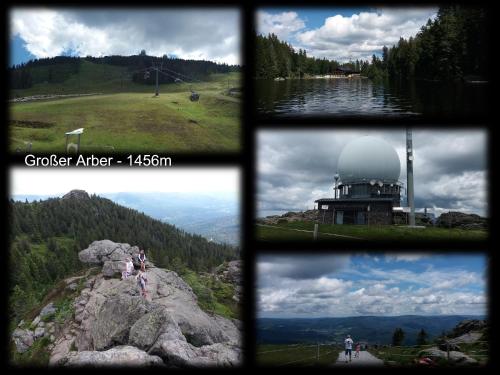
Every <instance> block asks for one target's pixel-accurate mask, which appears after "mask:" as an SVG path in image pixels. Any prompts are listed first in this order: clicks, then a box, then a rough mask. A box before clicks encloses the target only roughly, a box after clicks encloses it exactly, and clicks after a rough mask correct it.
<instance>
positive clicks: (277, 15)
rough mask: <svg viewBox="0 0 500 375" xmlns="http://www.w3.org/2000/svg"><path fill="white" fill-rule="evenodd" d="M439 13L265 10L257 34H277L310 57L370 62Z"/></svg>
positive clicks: (422, 10) (427, 10)
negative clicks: (385, 47)
mask: <svg viewBox="0 0 500 375" xmlns="http://www.w3.org/2000/svg"><path fill="white" fill-rule="evenodd" d="M436 13H437V8H436V7H426V8H409V7H403V8H396V7H394V8H393V7H386V8H371V7H356V8H354V7H340V8H281V7H280V8H261V9H259V10H258V12H257V32H258V33H260V34H264V35H267V34H268V33H274V34H276V35H277V36H278V37H279V38H280V39H281V40H285V41H287V42H288V43H289V44H291V45H292V46H293V47H294V48H296V49H299V48H301V49H305V50H306V52H307V53H308V55H309V56H314V57H318V58H323V57H324V58H327V59H330V60H332V59H335V60H338V61H349V60H356V59H360V60H368V59H370V58H371V56H372V55H373V54H376V55H380V54H381V51H382V47H383V46H384V45H385V46H388V47H390V46H392V45H394V44H396V43H397V42H398V40H399V38H400V37H403V38H409V37H411V36H414V35H415V34H416V33H417V32H418V31H419V30H420V28H421V27H422V26H423V25H425V24H426V23H427V20H428V19H429V18H431V19H432V18H434V17H435V16H436Z"/></svg>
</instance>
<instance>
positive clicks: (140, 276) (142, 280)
mask: <svg viewBox="0 0 500 375" xmlns="http://www.w3.org/2000/svg"><path fill="white" fill-rule="evenodd" d="M135 279H136V280H137V284H138V285H139V288H141V294H142V296H143V297H144V298H146V297H147V295H148V292H147V291H146V285H147V283H148V279H147V278H146V273H144V272H142V271H139V272H138V273H137V276H136V277H135Z"/></svg>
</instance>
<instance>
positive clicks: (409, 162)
mask: <svg viewBox="0 0 500 375" xmlns="http://www.w3.org/2000/svg"><path fill="white" fill-rule="evenodd" d="M406 197H407V205H408V207H410V213H409V218H408V219H409V220H408V224H409V225H410V226H411V227H412V226H415V199H414V194H413V140H412V132H411V129H410V127H409V126H408V127H407V128H406Z"/></svg>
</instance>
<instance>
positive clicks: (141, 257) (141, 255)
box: [137, 249, 146, 272]
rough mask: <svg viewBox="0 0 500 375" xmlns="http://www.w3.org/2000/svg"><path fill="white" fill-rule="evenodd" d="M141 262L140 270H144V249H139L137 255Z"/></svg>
mask: <svg viewBox="0 0 500 375" xmlns="http://www.w3.org/2000/svg"><path fill="white" fill-rule="evenodd" d="M137 258H138V259H139V262H140V263H141V271H142V272H146V254H144V249H141V251H140V252H139V256H138V257H137Z"/></svg>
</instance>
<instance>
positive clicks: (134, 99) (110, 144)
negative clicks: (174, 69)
mask: <svg viewBox="0 0 500 375" xmlns="http://www.w3.org/2000/svg"><path fill="white" fill-rule="evenodd" d="M239 78H240V77H239V75H238V73H230V74H226V75H222V74H220V75H214V76H213V77H211V79H210V80H209V81H207V82H203V83H199V84H198V83H196V84H193V85H190V84H165V85H161V87H160V96H159V97H156V98H155V97H153V90H154V89H153V87H152V86H145V85H138V84H134V83H128V84H127V86H126V87H124V88H123V89H118V90H115V91H113V90H111V89H106V88H105V87H104V86H101V85H100V84H95V85H94V86H93V87H92V89H88V90H80V91H79V93H84V92H93V93H96V92H104V93H105V94H103V95H94V96H82V97H72V98H64V99H54V100H44V101H32V102H25V103H10V108H9V112H10V120H12V121H11V123H10V150H11V151H15V150H16V149H17V148H19V149H21V150H24V149H25V148H26V144H27V143H32V152H59V153H63V152H64V147H65V136H64V133H65V132H67V131H71V130H74V129H77V128H85V131H84V134H83V135H82V138H81V151H82V152H87V153H91V152H109V153H112V152H138V153H139V152H164V153H168V152H175V153H183V152H237V151H238V150H239V148H240V133H241V129H240V99H237V98H234V97H232V96H228V95H225V90H227V87H231V86H233V85H234V86H236V85H237V83H238V82H239ZM96 79H97V78H94V83H95V80H96ZM70 81H71V80H68V81H66V82H65V83H64V84H50V87H48V86H49V85H48V84H46V85H42V86H44V87H39V85H35V86H36V87H33V88H31V89H27V90H23V93H21V91H20V90H17V92H16V95H19V96H29V95H33V94H35V93H45V94H47V93H50V94H56V93H66V94H67V93H74V92H75V88H74V84H72V83H71V82H70ZM59 85H65V86H64V87H66V88H67V90H66V91H63V92H61V91H60V88H59ZM103 85H104V83H103ZM238 85H239V84H238ZM191 88H192V89H194V90H196V91H197V92H199V93H200V100H199V101H198V102H191V101H190V100H189V95H190V91H189V90H190V89H191ZM49 90H50V91H49ZM13 121H15V123H14V122H13ZM33 122H37V123H42V125H45V126H48V127H43V128H36V127H34V126H33V125H32V123H33ZM72 142H76V140H75V141H72Z"/></svg>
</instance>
